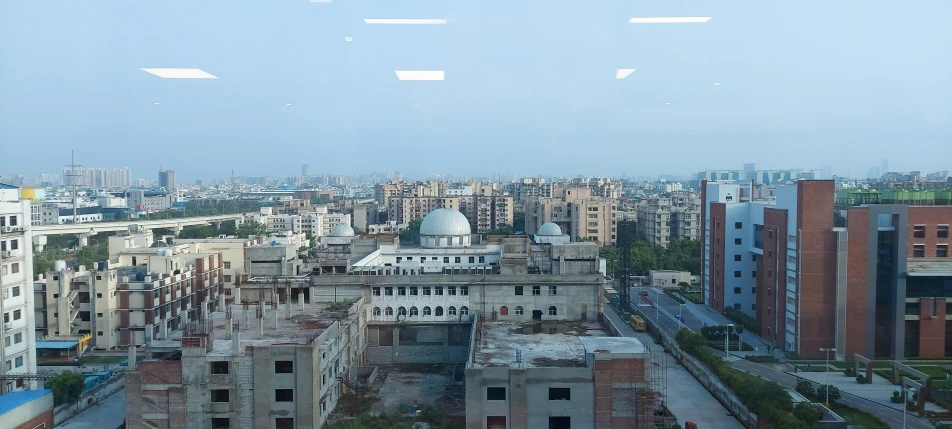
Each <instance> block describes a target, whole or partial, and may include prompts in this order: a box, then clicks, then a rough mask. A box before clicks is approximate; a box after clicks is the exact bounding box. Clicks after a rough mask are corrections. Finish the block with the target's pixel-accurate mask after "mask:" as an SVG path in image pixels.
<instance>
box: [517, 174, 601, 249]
mask: <svg viewBox="0 0 952 429" xmlns="http://www.w3.org/2000/svg"><path fill="white" fill-rule="evenodd" d="M557 195H558V196H557V197H554V198H543V197H536V198H533V199H531V200H530V201H529V202H527V203H526V233H527V234H530V235H531V234H536V233H537V231H538V229H539V227H541V226H542V225H543V224H545V223H547V222H552V223H554V224H556V225H558V226H559V227H560V228H561V229H562V231H563V232H565V233H566V234H568V235H569V236H570V237H572V240H576V241H578V240H586V241H592V242H595V243H597V244H599V245H601V246H605V245H613V244H614V243H615V239H616V216H617V213H616V211H617V200H615V199H611V198H605V197H597V196H593V195H592V193H591V189H589V188H588V187H570V188H559V189H558V192H557Z"/></svg>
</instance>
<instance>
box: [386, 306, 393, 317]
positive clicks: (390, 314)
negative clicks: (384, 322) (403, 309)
mask: <svg viewBox="0 0 952 429" xmlns="http://www.w3.org/2000/svg"><path fill="white" fill-rule="evenodd" d="M385 314H386V315H387V316H393V307H387V309H386V310H385Z"/></svg>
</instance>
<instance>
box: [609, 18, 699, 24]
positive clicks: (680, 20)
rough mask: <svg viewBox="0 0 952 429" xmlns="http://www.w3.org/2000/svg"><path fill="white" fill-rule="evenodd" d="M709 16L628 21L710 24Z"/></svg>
mask: <svg viewBox="0 0 952 429" xmlns="http://www.w3.org/2000/svg"><path fill="white" fill-rule="evenodd" d="M710 20H711V17H709V16H681V17H662V18H632V19H630V20H628V23H629V24H689V23H700V22H708V21H710Z"/></svg>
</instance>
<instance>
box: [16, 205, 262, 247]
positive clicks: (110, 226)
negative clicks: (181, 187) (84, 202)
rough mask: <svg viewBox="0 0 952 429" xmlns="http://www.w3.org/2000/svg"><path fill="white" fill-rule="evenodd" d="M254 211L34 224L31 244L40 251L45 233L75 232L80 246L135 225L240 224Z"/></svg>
mask: <svg viewBox="0 0 952 429" xmlns="http://www.w3.org/2000/svg"><path fill="white" fill-rule="evenodd" d="M254 215H255V213H229V214H220V215H212V216H195V217H183V218H177V219H153V220H146V219H131V220H124V221H119V222H88V223H66V224H61V225H36V226H34V227H33V228H32V231H33V237H34V240H33V244H34V246H35V247H36V251H38V252H42V251H43V246H44V245H46V240H45V238H44V239H38V238H39V237H45V236H47V235H58V234H76V235H77V236H78V237H79V243H78V245H79V246H80V247H83V246H86V245H87V244H89V236H91V235H95V234H99V233H101V232H118V231H128V230H129V228H130V227H132V226H135V227H137V228H138V229H139V230H140V231H143V230H150V229H155V228H167V229H171V230H173V231H175V233H176V234H178V233H179V232H181V231H182V228H184V227H186V226H190V225H207V224H217V223H220V222H222V221H226V220H234V221H237V223H238V224H241V223H242V222H243V221H245V220H250V219H252V217H253V216H254Z"/></svg>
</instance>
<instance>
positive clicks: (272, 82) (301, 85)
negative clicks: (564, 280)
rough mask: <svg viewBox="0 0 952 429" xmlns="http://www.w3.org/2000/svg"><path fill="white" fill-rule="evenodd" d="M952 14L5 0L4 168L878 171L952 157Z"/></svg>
mask: <svg viewBox="0 0 952 429" xmlns="http://www.w3.org/2000/svg"><path fill="white" fill-rule="evenodd" d="M634 17H642V18H643V17H711V19H710V20H709V21H707V22H705V23H682V24H630V23H629V22H628V21H629V18H634ZM365 18H442V19H446V24H445V25H370V24H366V23H364V19H365ZM950 22H952V2H950V1H948V0H916V1H908V2H897V1H885V0H836V1H829V0H803V1H796V2H774V1H762V0H736V1H734V0H727V1H660V0H654V1H632V0H592V1H578V0H573V1H567V0H524V1H512V0H506V1H503V0H480V1H471V0H454V1H448V0H440V1H428V0H386V1H383V0H379V1H378V0H332V2H329V3H315V2H310V1H308V0H269V1H264V0H257V1H248V0H228V1H223V0H201V1H195V0H163V1H157V0H136V1H128V0H114V1H96V0H86V1H69V2H66V1H60V0H56V1H53V0H0V171H7V172H10V171H14V172H55V171H61V170H62V168H63V165H65V164H68V163H69V152H70V150H72V149H75V150H76V156H77V161H76V162H77V163H78V164H82V165H85V166H88V167H102V168H116V167H131V168H132V171H133V174H134V176H136V177H152V178H153V179H154V176H155V173H154V172H157V171H158V170H159V168H160V167H164V168H167V169H173V170H176V172H177V176H178V177H179V178H180V180H182V179H186V180H187V179H194V178H212V177H221V176H224V175H227V174H229V172H230V171H232V170H234V171H235V174H237V175H248V176H254V175H275V176H281V175H293V174H298V173H299V172H300V171H301V167H300V166H301V164H304V163H307V164H310V165H311V171H312V172H314V173H318V174H320V173H343V174H347V173H363V172H374V171H380V172H384V171H402V172H404V174H405V175H408V176H426V175H430V174H436V173H442V174H453V175H474V176H488V175H491V174H497V173H510V174H515V175H532V176H534V175H537V174H546V175H566V176H574V175H577V174H582V175H591V176H620V175H622V174H628V175H632V176H637V175H653V174H663V173H668V174H688V173H692V172H697V171H702V170H707V169H741V168H742V164H743V163H745V162H756V163H757V165H758V168H764V169H767V168H775V169H781V168H804V169H819V168H821V167H823V166H825V165H832V166H833V171H834V173H836V174H840V175H845V174H849V175H851V176H857V177H865V174H866V172H867V170H868V168H869V167H870V166H872V165H879V163H880V161H881V159H882V158H888V159H889V165H890V170H894V171H908V170H921V171H923V172H930V171H936V170H952V25H950ZM345 37H350V38H352V39H351V41H349V42H348V41H345V39H344V38H345ZM141 68H198V69H201V70H203V71H205V72H208V73H210V74H212V75H214V76H216V77H217V79H163V78H160V77H157V76H155V75H152V74H149V73H146V72H144V71H142V70H141ZM619 68H634V69H636V71H635V72H633V73H631V74H630V75H629V76H628V77H627V78H624V79H616V70H617V69H619ZM395 70H444V72H445V80H443V81H401V80H398V79H397V77H396V74H395ZM715 83H717V84H719V85H715Z"/></svg>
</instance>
